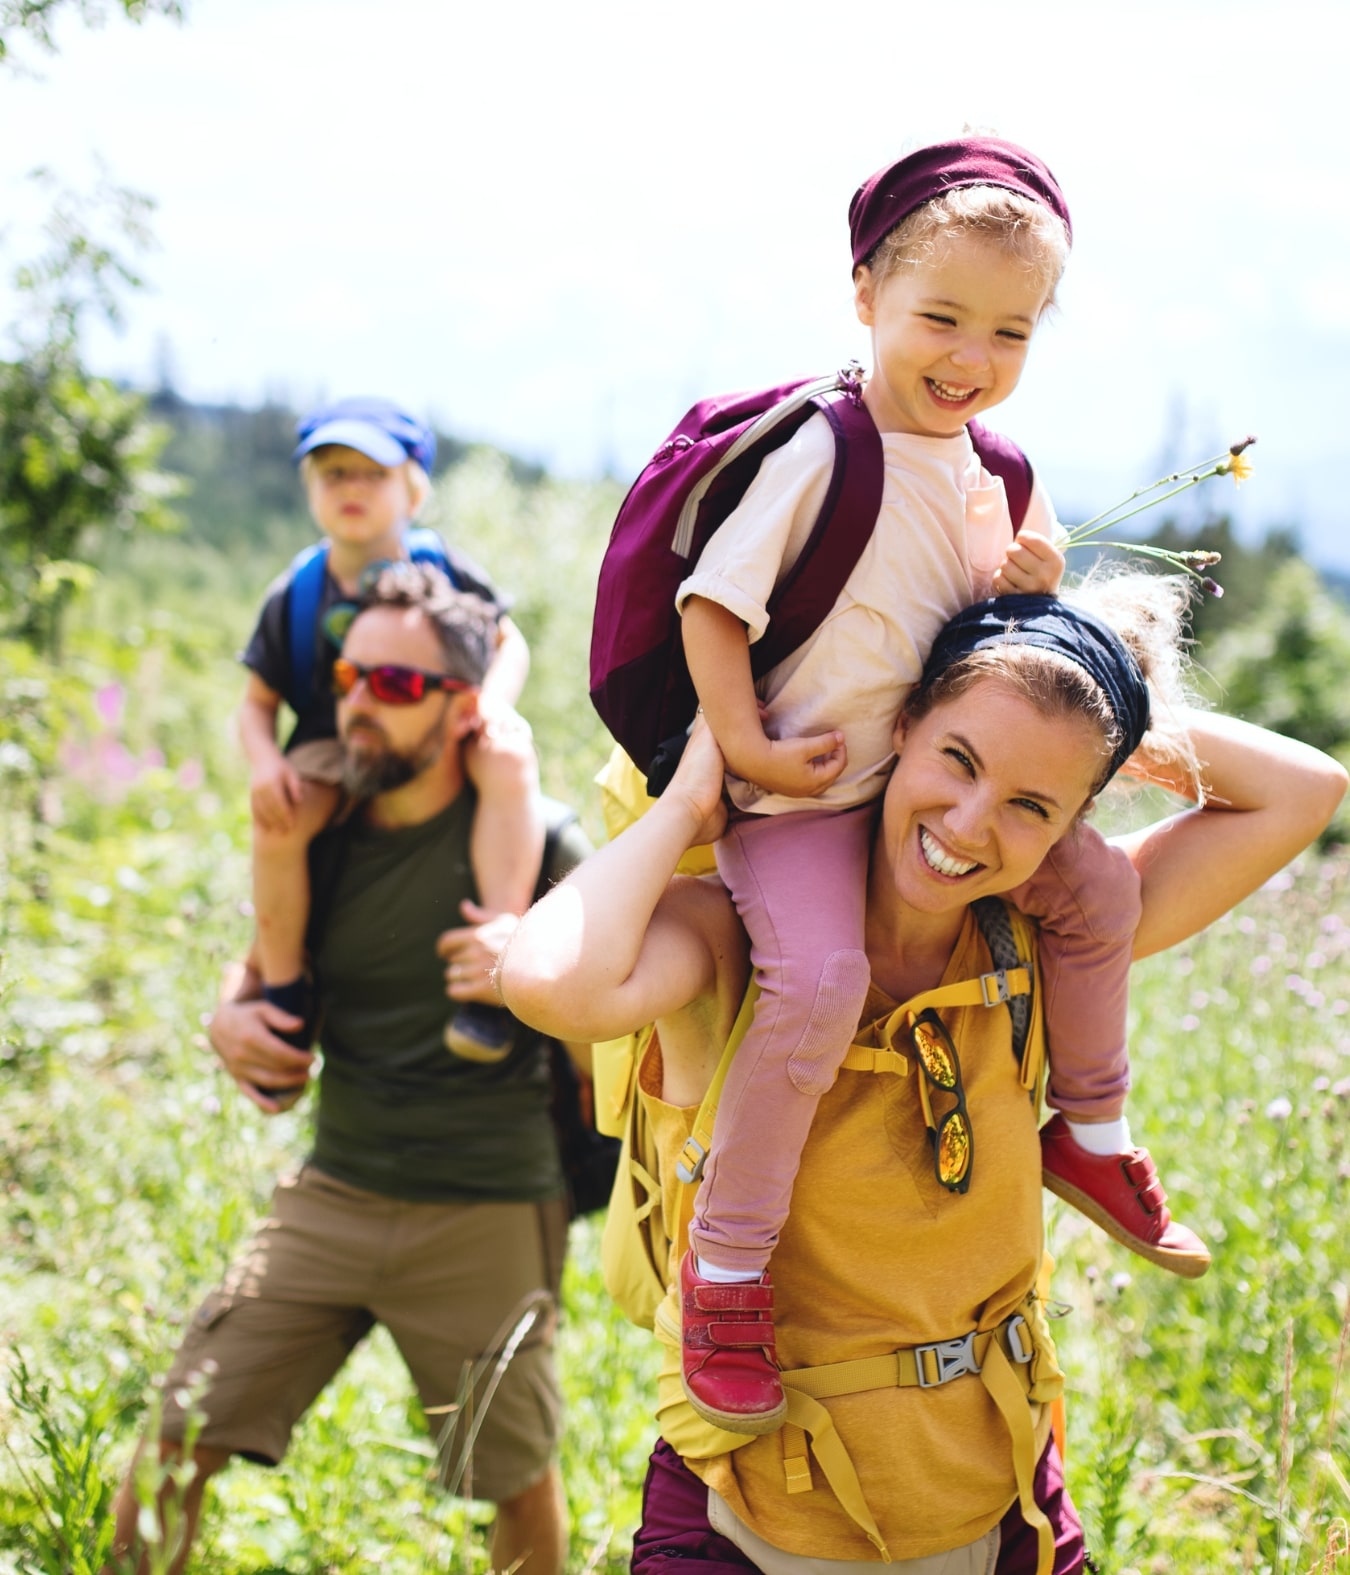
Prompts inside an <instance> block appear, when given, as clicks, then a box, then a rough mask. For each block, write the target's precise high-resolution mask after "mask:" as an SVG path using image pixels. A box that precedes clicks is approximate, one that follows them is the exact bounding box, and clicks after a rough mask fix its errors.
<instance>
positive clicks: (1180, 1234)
mask: <svg viewBox="0 0 1350 1575" xmlns="http://www.w3.org/2000/svg"><path fill="white" fill-rule="evenodd" d="M1041 1180H1042V1181H1043V1182H1044V1183H1045V1185H1046V1186H1047V1187H1048V1188H1049V1189H1050V1191H1051V1192H1053V1193H1054V1194H1055V1196H1056V1197H1060V1198H1063V1199H1064V1201H1065V1202H1066V1203H1072V1204H1073V1206H1074V1208H1076V1209H1078V1210H1079V1211H1080V1212H1081V1213H1083V1214H1086V1215H1087V1217H1088V1218H1089V1219H1090V1220H1092V1221H1093V1222H1094V1223H1095V1224H1097V1225H1100V1226H1101V1228H1102V1229H1103V1230H1104V1231H1105V1232H1106V1233H1107V1235H1108V1236H1114V1237H1115V1239H1116V1240H1117V1241H1118V1242H1121V1243H1122V1244H1123V1245H1124V1246H1126V1247H1128V1248H1129V1249H1130V1251H1131V1252H1137V1253H1138V1254H1139V1256H1140V1257H1141V1258H1147V1259H1148V1261H1149V1262H1150V1263H1156V1264H1157V1265H1158V1267H1159V1268H1162V1269H1170V1270H1171V1271H1172V1273H1173V1274H1182V1275H1185V1277H1186V1278H1187V1279H1188V1280H1196V1279H1199V1278H1200V1276H1201V1275H1202V1274H1203V1273H1204V1272H1205V1270H1206V1269H1207V1268H1209V1264H1210V1256H1209V1248H1208V1247H1206V1246H1205V1244H1204V1242H1203V1241H1201V1240H1200V1238H1199V1237H1198V1236H1197V1235H1196V1234H1195V1232H1194V1231H1193V1230H1191V1229H1190V1228H1189V1227H1188V1226H1186V1225H1179V1224H1178V1223H1177V1222H1176V1220H1174V1219H1173V1218H1172V1216H1171V1214H1170V1213H1168V1210H1167V1194H1166V1193H1165V1192H1164V1191H1163V1188H1162V1182H1160V1181H1159V1180H1158V1170H1157V1166H1155V1165H1154V1163H1153V1161H1152V1159H1151V1158H1150V1157H1149V1152H1148V1150H1147V1149H1146V1148H1132V1149H1130V1150H1129V1151H1128V1152H1126V1153H1124V1154H1089V1153H1088V1151H1087V1150H1086V1149H1085V1148H1084V1147H1083V1146H1082V1145H1081V1144H1080V1143H1078V1142H1077V1141H1076V1140H1075V1139H1074V1135H1073V1133H1072V1132H1070V1131H1069V1126H1068V1123H1067V1122H1066V1121H1065V1119H1064V1117H1063V1116H1062V1115H1055V1116H1052V1117H1051V1119H1050V1120H1049V1121H1047V1122H1046V1123H1045V1125H1044V1126H1043V1127H1042V1128H1041Z"/></svg>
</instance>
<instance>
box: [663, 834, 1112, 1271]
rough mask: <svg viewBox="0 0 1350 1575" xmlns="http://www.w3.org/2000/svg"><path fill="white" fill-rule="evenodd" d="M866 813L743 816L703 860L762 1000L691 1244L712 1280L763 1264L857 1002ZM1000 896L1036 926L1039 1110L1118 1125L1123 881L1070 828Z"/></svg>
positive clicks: (723, 1106)
mask: <svg viewBox="0 0 1350 1575" xmlns="http://www.w3.org/2000/svg"><path fill="white" fill-rule="evenodd" d="M877 810H878V805H877V804H875V803H872V804H863V805H859V806H858V807H857V808H855V809H847V810H842V811H840V810H823V809H818V810H801V811H797V812H795V813H791V814H786V815H742V816H739V817H737V818H735V819H733V820H732V822H731V824H730V825H729V826H728V827H727V831H726V835H725V836H724V837H723V838H722V840H721V841H720V842H719V843H718V844H717V868H718V872H719V874H720V875H721V877H722V879H723V881H724V882H725V883H726V886H727V888H728V890H729V891H730V892H731V895H732V898H733V900H734V901H735V903H736V911H737V912H738V913H739V914H740V916H741V922H742V923H743V924H744V925H745V928H746V933H747V934H748V935H749V937H750V960H751V962H752V963H753V965H754V969H755V977H756V979H757V980H758V983H759V987H760V997H759V1001H758V1004H757V1005H756V1007H755V1017H754V1022H753V1023H752V1024H751V1027H750V1031H749V1033H747V1035H746V1036H745V1040H744V1042H743V1044H742V1045H741V1047H740V1049H739V1050H738V1051H737V1053H736V1058H735V1060H734V1061H733V1062H732V1065H731V1070H730V1072H729V1073H728V1074H727V1081H726V1086H725V1088H724V1089H723V1092H722V1099H721V1103H720V1105H719V1106H718V1111H717V1141H716V1143H715V1144H714V1145H713V1149H712V1153H711V1155H710V1156H709V1160H708V1166H707V1170H706V1171H705V1173H704V1177H703V1184H702V1186H701V1187H700V1188H699V1192H698V1200H697V1203H696V1205H695V1213H694V1221H693V1224H692V1226H691V1228H690V1241H691V1243H692V1245H693V1247H694V1250H695V1251H696V1252H697V1253H699V1254H700V1255H702V1256H704V1257H706V1258H707V1259H709V1261H710V1262H712V1263H715V1264H717V1265H718V1266H719V1267H721V1268H726V1269H737V1270H740V1271H742V1272H744V1273H747V1274H752V1273H758V1272H759V1271H760V1270H762V1269H763V1268H765V1267H766V1265H767V1264H768V1261H769V1258H770V1256H771V1255H772V1253H773V1249H774V1247H775V1245H776V1244H777V1241H778V1233H779V1231H780V1230H781V1229H782V1225H783V1221H784V1220H785V1219H786V1218H787V1214H788V1206H789V1204H790V1202H791V1199H792V1184H793V1182H794V1181H795V1180H796V1176H797V1168H798V1165H799V1163H800V1160H801V1152H802V1148H803V1147H804V1146H805V1143H806V1135H807V1133H808V1132H809V1131H810V1128H811V1122H812V1120H813V1119H814V1117H815V1113H816V1106H817V1104H818V1103H819V1102H820V1096H821V1095H822V1094H823V1093H824V1092H825V1091H826V1090H827V1089H828V1088H829V1087H830V1086H831V1084H832V1083H833V1082H834V1079H835V1076H836V1074H837V1073H838V1070H839V1065H840V1063H841V1062H842V1060H843V1058H844V1054H845V1052H846V1051H847V1050H848V1047H849V1045H850V1044H851V1043H852V1040H853V1034H854V1030H855V1029H856V1027H857V1024H858V1017H859V1015H860V1014H861V1012H862V1009H863V1006H864V1004H865V1002H866V999H867V986H868V979H869V972H870V970H869V968H868V963H867V956H866V953H865V952H864V951H863V919H864V913H865V910H866V898H867V871H868V863H869V858H870V854H871V846H872V830H873V826H874V823H875V816H876V813H877ZM1008 895H1009V898H1010V900H1011V901H1013V902H1014V903H1016V905H1017V906H1018V907H1019V908H1021V909H1022V911H1023V912H1024V913H1027V914H1029V915H1030V916H1031V917H1032V918H1035V919H1038V920H1039V921H1040V924H1041V945H1040V960H1041V979H1042V988H1043V990H1044V996H1045V1016H1046V1037H1047V1039H1048V1041H1049V1045H1050V1055H1051V1079H1050V1087H1049V1093H1048V1098H1049V1100H1050V1103H1051V1104H1053V1105H1056V1106H1058V1108H1059V1109H1061V1110H1063V1111H1064V1113H1065V1114H1066V1115H1068V1116H1078V1117H1093V1116H1095V1117H1098V1118H1109V1117H1113V1116H1118V1115H1119V1114H1120V1113H1121V1111H1122V1109H1123V1108H1124V1104H1125V1094H1126V1091H1127V1090H1128V1088H1129V1080H1130V1074H1129V1058H1128V1054H1127V1051H1126V1046H1125V1011H1126V1001H1127V980H1128V975H1129V967H1130V947H1131V942H1132V939H1133V936H1134V932H1135V930H1136V928H1137V927H1138V923H1139V917H1140V911H1141V909H1140V898H1139V877H1138V875H1137V874H1136V873H1135V870H1134V866H1133V865H1132V864H1131V863H1130V861H1129V859H1128V858H1127V857H1126V856H1125V854H1124V853H1122V852H1120V850H1119V849H1116V848H1112V847H1110V846H1109V845H1108V844H1107V843H1106V842H1105V841H1103V839H1102V838H1101V837H1100V836H1099V835H1098V834H1097V832H1095V831H1093V830H1091V828H1089V827H1086V826H1080V827H1078V828H1076V829H1075V830H1074V831H1072V832H1070V833H1069V835H1068V836H1066V837H1065V838H1064V839H1063V840H1062V841H1061V842H1059V843H1058V844H1057V845H1056V846H1055V847H1054V848H1053V849H1052V850H1051V852H1050V855H1049V857H1048V858H1047V859H1046V860H1045V862H1044V863H1043V864H1042V865H1041V867H1040V869H1039V870H1037V872H1036V874H1035V875H1034V876H1033V877H1032V878H1031V880H1029V881H1027V882H1025V883H1024V884H1023V885H1022V886H1019V887H1018V888H1017V890H1016V891H1013V892H1010V893H1009V894H1008ZM900 943H901V945H902V946H903V944H904V938H903V936H902V937H901V938H900Z"/></svg>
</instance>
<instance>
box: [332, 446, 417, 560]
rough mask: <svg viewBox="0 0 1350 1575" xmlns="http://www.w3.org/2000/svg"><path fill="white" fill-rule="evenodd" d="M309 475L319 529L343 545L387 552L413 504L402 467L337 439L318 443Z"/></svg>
mask: <svg viewBox="0 0 1350 1575" xmlns="http://www.w3.org/2000/svg"><path fill="white" fill-rule="evenodd" d="M305 480H306V491H307V492H308V495H309V507H310V512H311V513H312V514H313V515H314V519H315V522H316V523H317V524H318V526H319V529H320V530H322V531H323V533H324V535H325V536H327V537H328V538H329V540H330V541H333V542H337V543H341V544H342V545H344V546H349V547H370V546H378V547H380V548H381V550H382V552H383V549H384V547H385V546H386V545H387V542H388V538H389V537H390V536H391V535H392V534H394V533H396V532H397V531H398V529H399V527H400V526H402V525H403V523H404V522H405V521H406V520H407V518H408V516H409V514H410V512H411V509H412V502H413V499H412V493H411V489H410V488H409V485H408V477H407V474H406V472H405V470H404V467H403V466H401V465H400V466H397V467H395V468H392V469H391V468H390V467H389V466H387V465H380V464H377V463H376V462H375V460H373V459H371V458H369V457H368V456H367V455H365V454H362V453H361V452H360V451H359V450H357V449H354V448H343V447H342V446H341V445H339V444H335V443H334V444H328V445H327V446H325V447H324V448H320V449H316V450H315V451H314V456H313V459H312V461H311V463H310V464H309V466H308V469H307V473H306V478H305Z"/></svg>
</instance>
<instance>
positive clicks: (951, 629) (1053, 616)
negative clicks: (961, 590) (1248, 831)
mask: <svg viewBox="0 0 1350 1575" xmlns="http://www.w3.org/2000/svg"><path fill="white" fill-rule="evenodd" d="M996 645H1031V646H1036V647H1037V648H1038V649H1040V650H1043V651H1055V652H1057V653H1058V654H1059V655H1060V656H1064V657H1067V658H1068V659H1069V661H1071V662H1073V663H1074V665H1075V666H1077V667H1081V668H1082V669H1083V671H1084V672H1085V673H1086V674H1087V675H1088V677H1089V678H1091V679H1093V680H1094V681H1095V682H1096V683H1097V685H1098V686H1099V688H1101V689H1102V691H1103V692H1104V693H1105V695H1106V698H1107V700H1108V701H1109V702H1110V705H1111V710H1112V712H1113V713H1114V715H1115V718H1116V722H1117V724H1118V725H1119V727H1120V731H1121V734H1122V737H1121V741H1120V744H1119V746H1118V747H1117V749H1116V752H1115V754H1114V755H1112V756H1111V771H1110V775H1111V776H1115V774H1116V772H1117V771H1119V770H1120V768H1121V767H1122V766H1123V765H1124V764H1125V762H1126V761H1127V760H1128V759H1129V758H1130V756H1131V755H1132V754H1133V753H1134V752H1135V750H1136V749H1138V747H1139V745H1140V743H1141V741H1142V740H1143V737H1144V734H1145V733H1146V732H1147V731H1148V719H1149V710H1148V685H1147V684H1146V683H1145V682H1144V675H1143V673H1142V672H1141V671H1140V669H1139V663H1138V662H1136V661H1135V659H1134V657H1133V656H1132V655H1131V654H1130V652H1129V651H1128V650H1127V649H1126V647H1125V645H1124V643H1123V641H1122V640H1121V638H1120V636H1119V635H1118V634H1117V633H1116V632H1115V630H1114V629H1112V628H1110V627H1109V625H1107V624H1104V623H1103V622H1102V621H1101V619H1100V618H1095V617H1093V615H1092V614H1091V613H1089V612H1084V611H1083V609H1082V608H1081V607H1072V606H1070V605H1069V604H1068V603H1067V602H1062V601H1060V600H1059V599H1058V598H1057V597H1055V596H991V597H990V598H989V600H988V601H984V602H976V603H975V605H974V606H973V607H966V608H964V609H963V610H962V611H961V612H959V613H957V615H956V617H955V618H953V619H952V621H951V622H950V623H949V624H948V625H947V627H946V628H945V629H943V630H942V632H941V633H940V634H939V635H938V637H937V639H936V640H935V641H934V642H933V649H932V650H931V651H930V652H929V653H928V661H927V663H926V664H925V665H924V670H923V677H922V679H921V680H920V687H921V688H925V689H926V688H927V687H928V685H929V684H931V683H932V682H933V681H934V679H936V678H937V677H939V676H940V675H941V674H942V673H944V672H946V670H947V669H948V668H949V667H951V666H952V664H953V663H955V662H958V661H960V659H961V658H962V657H963V656H969V654H970V653H971V652H972V651H979V650H984V649H986V648H987V647H989V646H996Z"/></svg>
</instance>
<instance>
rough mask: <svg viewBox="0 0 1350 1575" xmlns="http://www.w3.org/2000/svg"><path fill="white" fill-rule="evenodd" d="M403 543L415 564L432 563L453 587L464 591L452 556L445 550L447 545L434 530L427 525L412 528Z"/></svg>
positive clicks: (404, 536)
mask: <svg viewBox="0 0 1350 1575" xmlns="http://www.w3.org/2000/svg"><path fill="white" fill-rule="evenodd" d="M403 543H404V545H405V546H406V547H407V549H408V556H409V557H410V558H411V559H412V561H413V562H414V563H430V564H432V565H433V566H434V567H435V568H437V569H439V570H440V571H441V573H442V574H443V575H444V576H445V577H446V579H447V580H449V581H450V583H451V585H453V586H454V588H455V589H456V590H457V591H458V590H462V589H463V586H462V585H461V584H460V581H459V575H457V574H456V573H455V567H454V565H453V564H452V563H451V562H450V555H449V553H448V552H447V551H446V550H445V543H444V542H443V541H442V540H441V538H440V537H439V536H438V535H437V534H436V532H435V531H434V530H430V529H428V527H427V526H425V525H413V526H410V527H409V528H408V529H407V530H406V531H405V532H404V535H403Z"/></svg>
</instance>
